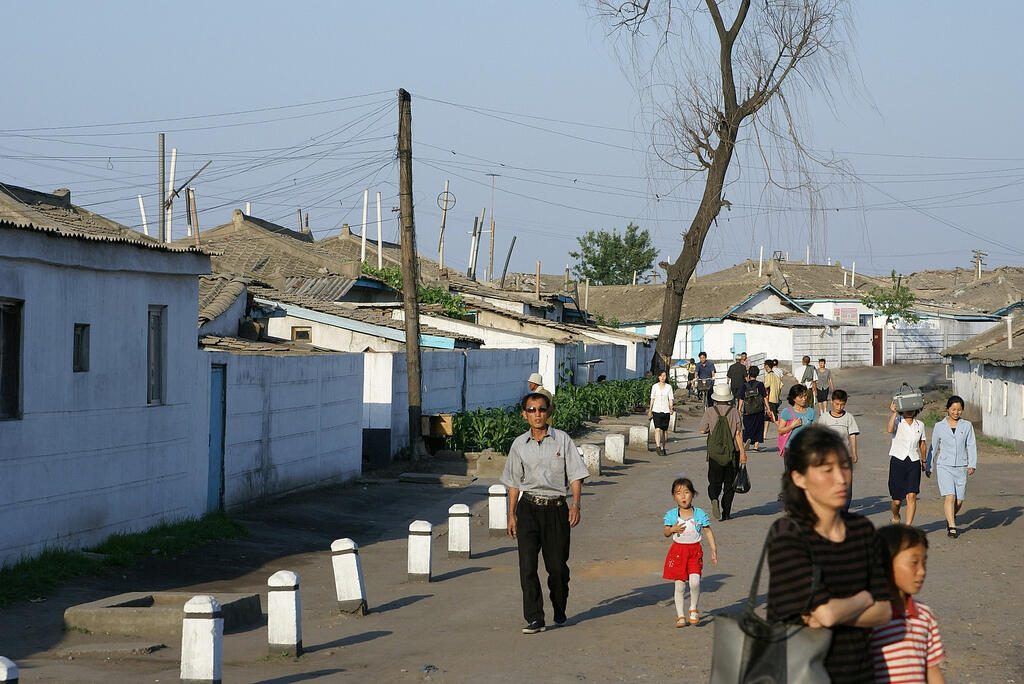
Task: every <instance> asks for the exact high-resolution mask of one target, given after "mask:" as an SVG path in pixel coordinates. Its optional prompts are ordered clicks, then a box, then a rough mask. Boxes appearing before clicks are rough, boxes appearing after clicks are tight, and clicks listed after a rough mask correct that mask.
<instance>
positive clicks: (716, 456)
mask: <svg viewBox="0 0 1024 684" xmlns="http://www.w3.org/2000/svg"><path fill="white" fill-rule="evenodd" d="M711 400H712V401H713V402H714V404H712V405H711V406H710V407H709V408H707V409H705V411H704V417H703V418H701V419H700V432H701V434H704V435H707V436H708V497H709V498H710V499H711V513H712V515H714V516H715V518H717V519H718V520H728V519H729V518H730V517H731V515H732V499H733V496H734V495H735V494H736V490H735V489H733V482H734V481H735V480H736V472H737V471H738V469H739V466H740V464H745V463H746V462H747V454H746V450H745V449H744V448H743V437H742V435H743V421H742V420H741V418H740V414H739V412H738V411H737V410H736V409H735V408H733V406H732V403H731V402H732V390H731V389H730V388H729V386H728V385H727V384H725V383H719V384H716V385H715V390H714V392H712V394H711ZM719 495H721V497H722V501H721V505H719V501H718V497H719Z"/></svg>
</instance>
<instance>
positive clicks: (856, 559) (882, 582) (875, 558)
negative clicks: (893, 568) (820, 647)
mask: <svg viewBox="0 0 1024 684" xmlns="http://www.w3.org/2000/svg"><path fill="white" fill-rule="evenodd" d="M843 520H844V522H845V523H846V539H844V540H843V541H841V542H832V541H829V540H828V539H825V538H824V537H822V536H821V535H819V534H818V533H817V532H815V531H814V530H812V529H810V528H807V527H800V526H798V524H797V523H796V522H795V521H793V519H791V518H788V517H786V518H781V519H779V520H776V521H775V523H774V524H773V525H772V528H771V530H770V531H769V533H768V569H769V572H770V575H771V576H770V580H769V584H768V619H769V620H770V621H776V620H781V621H785V622H795V623H799V622H801V616H803V615H806V614H808V613H810V612H811V611H813V610H814V609H815V608H817V607H818V606H820V605H822V604H824V603H827V602H828V601H829V600H831V599H833V598H849V597H850V596H853V595H854V594H856V593H858V592H860V591H864V590H867V591H869V592H870V593H871V595H872V596H873V597H874V599H875V600H876V601H888V600H889V587H888V584H887V582H886V579H885V567H884V564H883V562H882V558H884V555H883V553H882V548H881V546H880V544H879V542H878V541H877V540H876V539H875V528H874V526H873V525H872V524H871V521H869V520H868V519H867V518H865V517H862V516H859V515H855V514H852V513H847V514H844V515H843ZM812 558H813V562H812ZM812 565H816V566H817V567H818V568H819V569H820V571H821V579H820V581H819V582H818V583H817V585H816V586H815V590H814V593H813V594H812V593H811V584H812V583H811V579H812V569H811V568H812ZM870 636H871V630H869V629H866V628H860V627H851V626H849V625H836V626H835V627H833V628H832V646H831V647H830V648H829V652H828V655H827V656H826V657H825V669H826V670H828V674H829V676H830V677H831V679H832V681H833V682H836V683H837V684H843V683H848V682H849V683H861V682H863V683H864V684H869V683H870V682H873V681H874V675H873V673H872V669H871V659H870V658H869V657H868V640H869V638H870Z"/></svg>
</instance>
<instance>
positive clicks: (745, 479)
mask: <svg viewBox="0 0 1024 684" xmlns="http://www.w3.org/2000/svg"><path fill="white" fill-rule="evenodd" d="M732 488H733V490H734V491H735V492H736V493H737V494H746V493H747V492H749V491H750V475H748V474H747V464H746V463H740V469H739V470H738V471H737V472H736V479H735V480H733V482H732Z"/></svg>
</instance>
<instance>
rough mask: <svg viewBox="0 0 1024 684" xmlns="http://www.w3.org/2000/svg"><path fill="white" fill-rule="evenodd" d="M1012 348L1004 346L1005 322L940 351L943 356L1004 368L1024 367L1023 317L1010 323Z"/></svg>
mask: <svg viewBox="0 0 1024 684" xmlns="http://www.w3.org/2000/svg"><path fill="white" fill-rule="evenodd" d="M1011 325H1012V332H1013V348H1012V349H1010V348H1008V347H1007V344H1006V322H1005V321H1000V322H999V323H996V324H995V325H993V326H992V327H991V328H989V329H988V330H986V331H984V332H982V333H979V334H977V335H975V336H974V337H971V338H969V339H967V340H964V341H963V342H960V343H959V344H954V345H953V346H951V347H946V348H945V349H943V350H942V355H943V356H966V357H967V358H968V359H970V360H971V361H982V362H988V363H995V364H997V365H1004V366H1019V365H1024V316H1014V318H1013V320H1012V321H1011Z"/></svg>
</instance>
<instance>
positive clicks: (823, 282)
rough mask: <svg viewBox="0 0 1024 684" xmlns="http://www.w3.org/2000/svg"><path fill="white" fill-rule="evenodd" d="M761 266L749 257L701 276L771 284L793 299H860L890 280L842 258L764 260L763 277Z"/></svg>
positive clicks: (734, 281) (715, 279) (730, 280)
mask: <svg viewBox="0 0 1024 684" xmlns="http://www.w3.org/2000/svg"><path fill="white" fill-rule="evenodd" d="M757 270H758V263H757V262H756V261H753V260H751V259H747V260H746V261H744V262H741V263H739V264H736V265H735V266H730V267H729V268H724V269H722V270H720V271H715V272H714V273H708V274H706V275H702V276H700V278H698V279H697V280H698V282H700V280H704V281H707V282H711V283H715V284H723V283H737V284H738V283H761V284H763V285H768V284H770V285H772V286H774V287H775V289H776V290H778V291H779V292H781V293H782V294H784V295H786V296H787V297H790V298H791V299H860V298H861V297H863V296H864V294H865V293H866V292H867V291H868V290H870V289H871V288H873V287H877V286H879V285H883V286H884V285H887V284H888V282H889V280H888V278H885V279H881V278H876V277H875V276H869V275H866V274H863V273H860V272H858V273H856V274H853V273H852V272H851V271H850V269H848V268H843V266H842V265H841V264H839V263H838V262H837V263H836V264H834V265H826V264H805V263H802V262H796V261H775V260H770V259H769V260H765V261H764V262H762V263H761V276H760V278H759V277H758V275H757ZM844 274H845V277H844ZM854 275H856V279H857V284H856V287H853V286H852V280H851V278H853V277H854Z"/></svg>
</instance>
